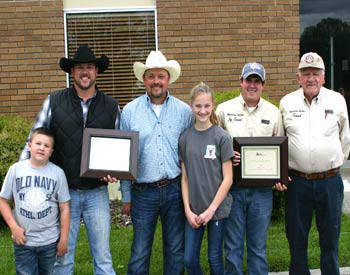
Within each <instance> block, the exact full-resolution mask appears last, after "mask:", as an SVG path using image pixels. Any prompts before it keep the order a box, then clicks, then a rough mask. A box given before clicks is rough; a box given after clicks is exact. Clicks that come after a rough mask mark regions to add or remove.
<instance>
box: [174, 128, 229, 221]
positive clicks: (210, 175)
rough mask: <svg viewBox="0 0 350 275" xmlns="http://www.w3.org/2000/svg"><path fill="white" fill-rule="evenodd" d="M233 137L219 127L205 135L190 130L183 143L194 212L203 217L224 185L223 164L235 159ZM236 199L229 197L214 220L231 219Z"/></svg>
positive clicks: (180, 143)
mask: <svg viewBox="0 0 350 275" xmlns="http://www.w3.org/2000/svg"><path fill="white" fill-rule="evenodd" d="M233 155H234V153H233V145H232V138H231V136H230V135H229V134H228V133H227V132H226V131H225V130H223V129H222V128H221V127H219V126H217V125H213V126H212V127H210V128H209V129H207V130H205V131H197V130H196V129H195V128H194V126H192V127H190V128H188V129H187V130H186V131H185V132H184V133H183V134H182V135H181V137H180V140H179V159H180V160H181V161H182V162H184V164H185V167H186V173H187V178H188V193H189V201H190V205H191V209H192V211H193V212H194V213H195V214H197V215H199V214H201V213H202V212H204V211H205V210H206V209H207V208H208V207H209V205H210V204H211V202H212V201H213V199H214V197H215V195H216V192H217V190H218V189H219V186H220V185H221V183H222V180H223V175H222V163H223V162H225V161H227V160H229V159H231V158H232V157H233ZM231 204H232V198H231V195H230V194H229V193H228V194H227V196H226V198H225V199H224V201H223V202H222V203H221V205H220V207H219V208H218V209H217V210H216V212H215V214H214V216H213V220H220V219H223V218H226V217H228V216H229V213H230V210H231Z"/></svg>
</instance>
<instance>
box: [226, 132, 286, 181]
mask: <svg viewBox="0 0 350 275" xmlns="http://www.w3.org/2000/svg"><path fill="white" fill-rule="evenodd" d="M233 148H234V150H235V151H237V152H239V153H240V154H241V162H240V164H239V165H238V166H234V167H233V173H234V175H233V177H234V183H233V184H234V185H237V186H272V185H274V184H276V183H278V182H280V183H283V184H286V185H287V184H288V138H287V137H239V138H234V139H233Z"/></svg>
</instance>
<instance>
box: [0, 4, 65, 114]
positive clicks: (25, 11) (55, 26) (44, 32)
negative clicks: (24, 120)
mask: <svg viewBox="0 0 350 275" xmlns="http://www.w3.org/2000/svg"><path fill="white" fill-rule="evenodd" d="M63 56H64V25H63V9H62V0H41V1H6V0H2V1H0V114H4V113H12V114H20V115H23V116H25V117H28V118H34V117H35V116H36V115H37V113H38V111H39V109H40V107H41V104H42V101H43V99H44V98H45V97H46V96H47V94H48V93H49V92H50V91H53V90H56V89H59V88H64V87H65V85H66V78H65V74H64V73H63V72H62V71H61V70H60V69H59V66H58V61H59V58H60V57H63Z"/></svg>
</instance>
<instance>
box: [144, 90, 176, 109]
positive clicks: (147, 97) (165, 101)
mask: <svg viewBox="0 0 350 275" xmlns="http://www.w3.org/2000/svg"><path fill="white" fill-rule="evenodd" d="M166 93H167V96H166V98H165V100H164V102H163V104H168V102H169V99H170V97H171V95H170V93H169V90H167V91H166ZM145 96H146V101H147V103H148V104H150V105H151V104H152V102H151V98H150V97H149V95H148V94H147V91H146V92H145Z"/></svg>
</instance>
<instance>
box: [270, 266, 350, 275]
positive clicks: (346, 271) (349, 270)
mask: <svg viewBox="0 0 350 275" xmlns="http://www.w3.org/2000/svg"><path fill="white" fill-rule="evenodd" d="M310 273H311V275H321V271H320V270H319V269H312V270H310ZM269 275H288V271H283V272H270V273H269ZM340 275H350V267H341V268H340Z"/></svg>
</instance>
